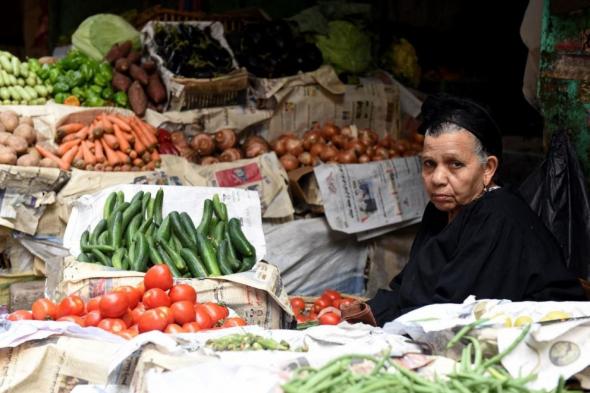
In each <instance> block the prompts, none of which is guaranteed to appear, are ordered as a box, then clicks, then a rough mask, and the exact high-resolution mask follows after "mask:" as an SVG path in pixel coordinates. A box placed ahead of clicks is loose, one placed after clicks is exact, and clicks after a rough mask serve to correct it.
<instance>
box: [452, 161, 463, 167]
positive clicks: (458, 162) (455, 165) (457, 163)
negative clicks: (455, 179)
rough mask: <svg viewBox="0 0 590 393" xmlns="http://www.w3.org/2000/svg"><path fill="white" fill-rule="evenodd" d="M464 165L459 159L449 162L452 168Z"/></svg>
mask: <svg viewBox="0 0 590 393" xmlns="http://www.w3.org/2000/svg"><path fill="white" fill-rule="evenodd" d="M464 166H465V165H463V163H462V162H460V161H453V162H451V167H453V168H463V167H464Z"/></svg>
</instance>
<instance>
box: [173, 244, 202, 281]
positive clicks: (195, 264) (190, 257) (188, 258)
mask: <svg viewBox="0 0 590 393" xmlns="http://www.w3.org/2000/svg"><path fill="white" fill-rule="evenodd" d="M180 256H181V257H182V258H183V259H184V261H185V262H186V265H187V267H188V270H189V272H190V273H191V275H192V276H193V277H195V278H205V277H207V276H208V274H207V269H205V266H204V265H203V262H201V260H200V259H199V257H198V256H197V254H196V253H195V252H194V251H193V250H191V249H189V248H183V249H181V250H180Z"/></svg>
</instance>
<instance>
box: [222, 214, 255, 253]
mask: <svg viewBox="0 0 590 393" xmlns="http://www.w3.org/2000/svg"><path fill="white" fill-rule="evenodd" d="M227 225H228V228H229V239H230V240H231V244H232V245H233V246H234V247H235V249H236V250H237V251H238V252H239V253H240V254H241V255H242V256H244V257H251V256H254V255H255V253H256V250H255V249H254V246H253V245H252V244H251V243H250V242H249V241H248V239H246V236H244V233H243V232H242V226H241V224H240V221H239V220H238V219H237V218H232V219H231V220H229V222H228V224H227Z"/></svg>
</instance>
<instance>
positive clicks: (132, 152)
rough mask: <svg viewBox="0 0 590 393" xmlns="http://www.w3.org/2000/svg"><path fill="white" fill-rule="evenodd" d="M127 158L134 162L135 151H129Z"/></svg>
mask: <svg viewBox="0 0 590 393" xmlns="http://www.w3.org/2000/svg"><path fill="white" fill-rule="evenodd" d="M129 158H131V159H132V160H135V159H136V158H137V152H136V151H135V150H131V151H130V152H129Z"/></svg>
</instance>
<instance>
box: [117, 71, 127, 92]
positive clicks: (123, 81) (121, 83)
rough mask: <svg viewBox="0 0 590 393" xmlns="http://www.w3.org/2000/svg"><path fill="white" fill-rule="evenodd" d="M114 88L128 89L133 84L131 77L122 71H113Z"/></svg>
mask: <svg viewBox="0 0 590 393" xmlns="http://www.w3.org/2000/svg"><path fill="white" fill-rule="evenodd" d="M112 85H113V89H115V90H118V91H125V92H126V91H127V90H128V89H129V86H130V85H131V79H129V78H128V77H126V76H125V75H123V74H121V73H120V72H116V71H115V72H113V82H112Z"/></svg>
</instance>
